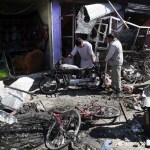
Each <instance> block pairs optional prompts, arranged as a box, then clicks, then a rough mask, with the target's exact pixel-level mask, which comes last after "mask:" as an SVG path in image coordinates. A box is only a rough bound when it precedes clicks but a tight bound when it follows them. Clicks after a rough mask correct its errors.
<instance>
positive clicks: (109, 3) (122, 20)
mask: <svg viewBox="0 0 150 150" xmlns="http://www.w3.org/2000/svg"><path fill="white" fill-rule="evenodd" d="M107 1H108V3H109V4H110V5H111V7H112V8H113V9H114V11H115V12H116V14H117V15H118V16H119V18H120V19H121V21H122V22H123V23H124V25H125V26H126V28H129V27H128V26H127V24H126V22H125V21H124V20H123V19H122V17H121V16H120V14H119V13H118V12H117V10H116V9H115V7H114V6H113V5H112V3H111V2H110V1H109V0H107Z"/></svg>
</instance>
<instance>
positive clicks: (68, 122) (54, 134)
mask: <svg viewBox="0 0 150 150" xmlns="http://www.w3.org/2000/svg"><path fill="white" fill-rule="evenodd" d="M53 117H54V121H53V123H52V124H51V125H50V127H49V129H48V132H47V135H46V146H47V147H48V148H49V149H50V150H60V149H62V148H64V147H66V146H67V145H69V144H70V143H71V142H74V141H75V140H76V136H77V134H78V132H79V129H80V124H81V117H80V115H79V113H78V111H77V110H75V109H72V110H69V111H67V112H65V113H62V114H54V115H53Z"/></svg>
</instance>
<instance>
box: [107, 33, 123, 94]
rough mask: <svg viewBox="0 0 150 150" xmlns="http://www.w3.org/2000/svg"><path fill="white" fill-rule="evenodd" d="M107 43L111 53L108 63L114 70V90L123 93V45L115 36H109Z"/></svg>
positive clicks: (112, 76) (108, 55) (108, 56)
mask: <svg viewBox="0 0 150 150" xmlns="http://www.w3.org/2000/svg"><path fill="white" fill-rule="evenodd" d="M107 42H108V43H109V47H108V48H109V51H108V54H107V56H106V59H105V60H106V62H108V63H109V64H110V65H111V69H112V75H111V78H112V88H114V89H115V90H116V91H117V93H120V92H121V67H122V64H123V50H122V44H121V43H120V41H119V40H118V39H116V38H115V37H114V35H113V34H108V35H107Z"/></svg>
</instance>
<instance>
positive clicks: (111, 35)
mask: <svg viewBox="0 0 150 150" xmlns="http://www.w3.org/2000/svg"><path fill="white" fill-rule="evenodd" d="M107 38H111V39H114V38H115V36H114V34H112V33H109V34H107Z"/></svg>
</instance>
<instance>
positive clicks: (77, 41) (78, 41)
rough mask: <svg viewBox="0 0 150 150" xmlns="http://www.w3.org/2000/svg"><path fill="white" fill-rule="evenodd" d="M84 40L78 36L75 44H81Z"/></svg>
mask: <svg viewBox="0 0 150 150" xmlns="http://www.w3.org/2000/svg"><path fill="white" fill-rule="evenodd" d="M82 42H83V40H82V39H81V38H77V39H76V40H75V45H76V46H80V45H81V44H82Z"/></svg>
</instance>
